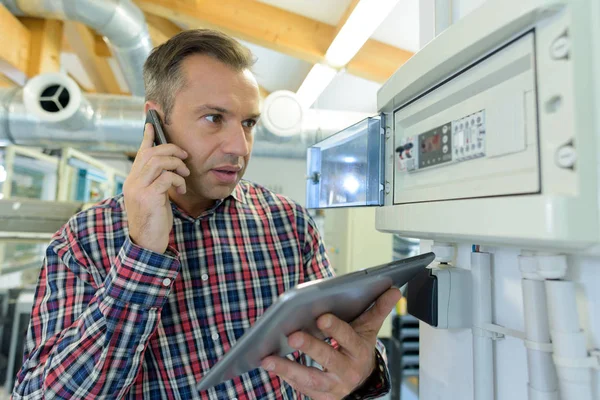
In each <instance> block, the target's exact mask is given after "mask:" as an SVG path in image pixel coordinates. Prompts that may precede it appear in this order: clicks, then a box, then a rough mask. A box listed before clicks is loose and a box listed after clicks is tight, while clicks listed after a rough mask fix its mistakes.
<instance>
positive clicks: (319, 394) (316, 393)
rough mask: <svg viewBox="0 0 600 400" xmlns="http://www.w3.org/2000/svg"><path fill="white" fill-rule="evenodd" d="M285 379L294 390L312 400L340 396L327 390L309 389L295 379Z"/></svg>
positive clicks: (334, 399)
mask: <svg viewBox="0 0 600 400" xmlns="http://www.w3.org/2000/svg"><path fill="white" fill-rule="evenodd" d="M282 379H283V380H284V381H286V382H287V383H288V385H290V386H291V387H292V388H293V389H294V390H296V391H297V392H300V393H302V394H303V395H305V396H308V398H309V399H312V400H336V399H338V398H339V396H337V397H336V396H335V395H334V394H333V393H325V392H319V391H316V390H311V389H307V388H301V385H300V384H299V383H298V382H296V381H293V380H287V379H284V378H282Z"/></svg>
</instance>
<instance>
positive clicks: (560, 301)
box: [546, 281, 592, 400]
mask: <svg viewBox="0 0 600 400" xmlns="http://www.w3.org/2000/svg"><path fill="white" fill-rule="evenodd" d="M546 289H547V292H548V293H547V294H548V296H547V301H548V311H549V314H550V326H551V330H552V343H553V348H554V359H555V363H556V367H557V372H558V378H559V382H560V392H561V395H562V400H592V373H591V369H590V368H588V367H586V366H584V365H580V366H577V363H584V362H585V360H586V359H587V358H588V352H587V346H586V339H585V332H584V331H583V330H582V329H581V327H580V325H579V315H578V313H577V304H576V301H575V284H574V283H573V282H569V281H547V282H546ZM564 361H569V362H568V364H565V362H564Z"/></svg>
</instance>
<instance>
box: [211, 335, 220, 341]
mask: <svg viewBox="0 0 600 400" xmlns="http://www.w3.org/2000/svg"><path fill="white" fill-rule="evenodd" d="M212 338H213V340H214V341H217V340H219V334H218V333H213V334H212Z"/></svg>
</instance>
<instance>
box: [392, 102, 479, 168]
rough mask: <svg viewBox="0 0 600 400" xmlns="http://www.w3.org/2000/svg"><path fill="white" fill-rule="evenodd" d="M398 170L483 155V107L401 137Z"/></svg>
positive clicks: (398, 148)
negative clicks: (433, 126)
mask: <svg viewBox="0 0 600 400" xmlns="http://www.w3.org/2000/svg"><path fill="white" fill-rule="evenodd" d="M396 154H397V157H398V159H397V169H398V170H399V171H406V172H416V171H420V170H423V169H426V168H431V167H435V166H440V165H443V164H448V163H452V162H461V161H467V160H471V159H474V158H478V157H483V156H485V154H486V153H485V110H480V111H478V112H476V113H473V114H470V115H467V116H465V117H463V118H459V119H456V120H454V121H450V122H447V123H445V124H443V125H440V126H438V127H436V128H434V129H430V130H428V131H426V132H423V133H421V134H419V135H417V136H409V137H406V138H404V139H403V140H401V144H400V145H399V146H398V147H397V148H396Z"/></svg>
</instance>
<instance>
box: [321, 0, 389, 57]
mask: <svg viewBox="0 0 600 400" xmlns="http://www.w3.org/2000/svg"><path fill="white" fill-rule="evenodd" d="M398 1H399V0H360V1H359V2H358V4H357V5H356V7H354V10H353V11H352V14H350V16H349V17H348V19H347V20H346V23H345V24H344V26H342V29H340V31H339V32H338V34H337V36H336V37H335V39H334V40H333V42H332V43H331V45H330V46H329V49H328V50H327V53H325V59H326V60H327V62H328V63H329V64H330V65H331V66H333V67H337V68H340V67H343V66H344V65H346V64H348V62H349V61H350V60H351V59H352V58H353V57H354V56H355V55H356V53H358V51H359V50H360V48H361V47H362V46H363V45H364V44H365V43H366V41H367V40H369V38H370V37H371V35H372V34H373V33H374V32H375V30H376V29H377V27H378V26H379V25H381V23H382V22H383V20H384V19H385V18H386V17H387V16H388V15H389V14H390V12H391V11H392V9H393V8H394V7H395V6H396V4H398Z"/></svg>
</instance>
